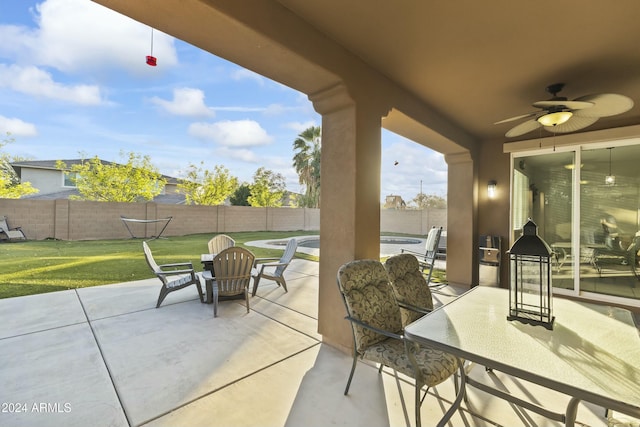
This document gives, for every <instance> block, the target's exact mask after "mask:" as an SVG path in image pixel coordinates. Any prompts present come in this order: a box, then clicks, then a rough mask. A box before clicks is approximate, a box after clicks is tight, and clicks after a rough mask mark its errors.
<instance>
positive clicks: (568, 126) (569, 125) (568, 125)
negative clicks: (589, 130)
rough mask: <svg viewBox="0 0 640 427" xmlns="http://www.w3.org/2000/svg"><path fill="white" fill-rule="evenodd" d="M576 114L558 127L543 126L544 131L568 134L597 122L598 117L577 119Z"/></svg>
mask: <svg viewBox="0 0 640 427" xmlns="http://www.w3.org/2000/svg"><path fill="white" fill-rule="evenodd" d="M576 114H577V113H576ZM576 114H574V115H573V116H572V117H571V118H570V119H569V120H567V121H566V122H564V123H562V124H560V125H556V126H544V130H546V131H549V132H551V133H568V132H574V131H577V130H580V129H584V128H586V127H587V126H591V125H592V124H594V123H595V122H597V121H598V117H579V116H576Z"/></svg>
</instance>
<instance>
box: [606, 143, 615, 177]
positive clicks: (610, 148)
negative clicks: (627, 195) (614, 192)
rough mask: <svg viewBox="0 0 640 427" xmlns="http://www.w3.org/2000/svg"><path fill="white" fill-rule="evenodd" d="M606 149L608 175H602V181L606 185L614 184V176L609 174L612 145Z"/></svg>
mask: <svg viewBox="0 0 640 427" xmlns="http://www.w3.org/2000/svg"><path fill="white" fill-rule="evenodd" d="M607 150H609V175H607V176H605V177H604V183H605V184H607V185H616V177H615V175H612V174H611V150H613V147H609V148H607Z"/></svg>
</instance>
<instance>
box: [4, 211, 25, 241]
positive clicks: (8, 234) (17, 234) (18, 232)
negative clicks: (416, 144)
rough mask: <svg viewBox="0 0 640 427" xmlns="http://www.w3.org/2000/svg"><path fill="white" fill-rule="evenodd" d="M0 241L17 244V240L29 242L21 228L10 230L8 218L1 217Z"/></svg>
mask: <svg viewBox="0 0 640 427" xmlns="http://www.w3.org/2000/svg"><path fill="white" fill-rule="evenodd" d="M0 240H8V241H9V242H15V241H17V240H27V237H26V236H25V235H24V233H23V232H22V229H21V228H20V227H14V228H9V225H8V224H7V217H6V216H0Z"/></svg>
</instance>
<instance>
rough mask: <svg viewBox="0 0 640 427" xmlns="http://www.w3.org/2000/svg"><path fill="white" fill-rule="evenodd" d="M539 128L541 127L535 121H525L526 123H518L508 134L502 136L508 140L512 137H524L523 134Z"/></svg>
mask: <svg viewBox="0 0 640 427" xmlns="http://www.w3.org/2000/svg"><path fill="white" fill-rule="evenodd" d="M540 126H542V125H541V124H540V123H538V121H537V120H535V119H533V120H527V121H526V122H523V123H520V124H519V125H518V126H516V127H513V128H511V129H510V130H509V132H507V133H505V134H504V135H505V136H506V137H508V138H512V137H514V136H520V135H524V134H525V133H529V132H531V131H534V130H536V129H538V128H539V127H540Z"/></svg>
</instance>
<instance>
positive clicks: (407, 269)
mask: <svg viewBox="0 0 640 427" xmlns="http://www.w3.org/2000/svg"><path fill="white" fill-rule="evenodd" d="M385 268H386V269H387V273H388V274H389V279H390V280H391V285H392V287H393V290H394V293H395V295H396V298H397V300H398V301H402V302H406V303H408V304H411V305H414V306H417V307H422V308H426V309H429V310H433V299H432V296H431V291H430V290H429V286H428V284H427V281H426V279H425V278H424V276H423V275H422V272H421V271H420V264H418V260H417V259H416V257H415V256H413V255H411V254H400V255H395V256H392V257H390V258H389V259H387V261H386V262H385ZM401 313H402V324H403V325H405V326H406V325H408V324H409V323H411V322H413V321H415V320H417V319H419V318H420V317H422V316H423V315H424V314H423V313H419V312H416V311H413V310H407V309H404V308H402V309H401Z"/></svg>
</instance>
